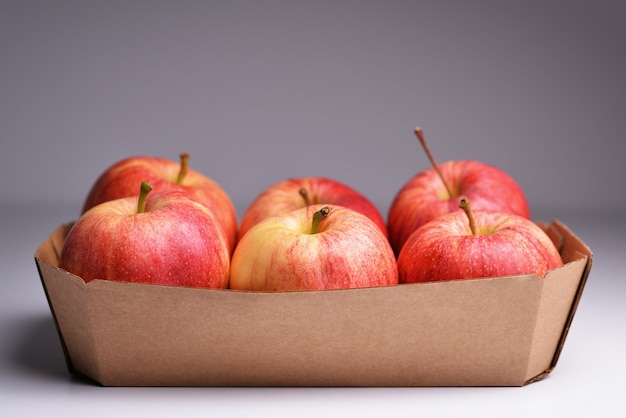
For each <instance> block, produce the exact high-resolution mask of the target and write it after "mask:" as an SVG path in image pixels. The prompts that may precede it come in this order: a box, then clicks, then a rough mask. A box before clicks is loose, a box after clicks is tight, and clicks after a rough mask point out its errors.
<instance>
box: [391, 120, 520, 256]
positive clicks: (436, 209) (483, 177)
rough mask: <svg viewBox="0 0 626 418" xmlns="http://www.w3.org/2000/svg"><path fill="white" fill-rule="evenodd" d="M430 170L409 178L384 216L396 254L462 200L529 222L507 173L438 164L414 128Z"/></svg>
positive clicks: (476, 165) (466, 163)
mask: <svg viewBox="0 0 626 418" xmlns="http://www.w3.org/2000/svg"><path fill="white" fill-rule="evenodd" d="M415 134H416V135H417V137H418V138H419V140H420V142H421V144H422V147H423V148H424V150H425V152H426V154H427V156H428V158H429V159H430V161H431V164H432V167H431V168H429V169H426V170H424V171H422V172H420V173H418V174H416V175H415V176H414V177H413V178H411V179H410V180H409V181H408V182H407V183H406V184H405V185H404V186H403V187H402V188H401V189H400V190H399V191H398V193H397V194H396V196H395V197H394V199H393V201H392V203H391V206H390V208H389V213H388V217H387V228H388V231H389V240H390V242H391V246H392V247H393V249H394V251H395V253H396V254H399V253H400V249H401V248H402V246H403V245H404V243H405V241H406V240H407V238H408V237H409V235H411V233H413V231H415V230H416V229H417V228H419V227H420V226H422V225H424V224H425V223H426V222H428V221H430V220H431V219H434V218H436V217H438V216H440V215H443V214H445V213H449V212H452V211H456V210H458V207H457V202H458V200H459V198H461V197H467V198H468V199H469V200H471V201H472V205H473V207H474V208H475V209H477V210H479V209H484V210H494V211H501V212H509V213H513V214H517V215H520V216H523V217H525V218H528V219H530V208H529V206H528V202H527V200H526V196H525V195H524V192H523V190H522V188H521V187H520V186H519V184H518V183H517V182H516V181H515V180H514V179H513V178H512V177H511V176H510V175H509V174H507V173H506V172H504V171H502V170H501V169H499V168H496V167H493V166H491V165H488V164H485V163H482V162H480V161H474V160H458V161H448V162H445V163H443V164H437V163H436V162H435V160H434V158H433V157H432V154H431V153H430V150H429V149H428V146H427V144H426V141H425V140H424V136H423V134H422V131H421V129H420V128H416V129H415Z"/></svg>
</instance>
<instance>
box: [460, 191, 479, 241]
mask: <svg viewBox="0 0 626 418" xmlns="http://www.w3.org/2000/svg"><path fill="white" fill-rule="evenodd" d="M459 207H460V208H461V209H463V212H465V214H466V215H467V220H468V221H469V227H470V230H471V231H472V235H476V221H475V220H474V215H472V209H471V205H470V201H469V199H468V198H466V197H464V198H462V199H461V200H459Z"/></svg>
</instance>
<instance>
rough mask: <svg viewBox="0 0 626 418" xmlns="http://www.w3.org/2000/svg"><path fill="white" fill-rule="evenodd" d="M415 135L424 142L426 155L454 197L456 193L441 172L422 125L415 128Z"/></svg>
mask: <svg viewBox="0 0 626 418" xmlns="http://www.w3.org/2000/svg"><path fill="white" fill-rule="evenodd" d="M415 135H416V136H417V139H419V141H420V143H421V144H422V148H423V149H424V152H425V153H426V156H427V157H428V159H429V160H430V164H431V165H432V166H433V168H434V169H435V171H436V172H437V174H438V175H439V178H440V179H441V182H442V183H443V185H444V187H445V188H446V190H447V192H448V195H449V196H450V197H454V194H453V193H452V190H451V189H450V186H448V182H446V179H445V178H443V174H442V173H441V170H439V165H438V164H437V161H435V157H433V154H432V152H430V148H428V144H427V143H426V139H425V138H424V133H423V132H422V128H420V127H417V128H415Z"/></svg>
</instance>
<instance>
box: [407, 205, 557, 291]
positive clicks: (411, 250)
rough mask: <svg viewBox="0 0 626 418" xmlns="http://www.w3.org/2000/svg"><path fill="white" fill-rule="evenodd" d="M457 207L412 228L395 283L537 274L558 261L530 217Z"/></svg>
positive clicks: (541, 275) (541, 273) (555, 265)
mask: <svg viewBox="0 0 626 418" xmlns="http://www.w3.org/2000/svg"><path fill="white" fill-rule="evenodd" d="M459 206H460V207H462V208H463V211H460V210H457V211H456V212H451V213H448V214H446V215H442V216H440V217H438V218H436V219H433V220H432V221H430V222H428V223H426V224H425V225H423V226H421V227H420V228H419V229H417V230H416V231H415V232H414V233H413V234H411V236H410V237H409V239H408V240H407V241H406V243H405V244H404V246H403V247H402V250H401V251H400V255H399V256H398V272H399V281H400V283H415V282H425V281H436V280H456V279H471V278H480V277H496V276H510V275H517V274H536V275H537V276H540V277H544V276H545V274H546V273H547V272H548V271H549V270H552V269H555V268H557V267H560V266H562V265H563V261H562V259H561V256H560V255H559V252H558V251H557V249H556V247H555V245H554V243H553V242H552V241H551V240H550V238H549V237H548V235H547V234H546V233H545V232H544V231H543V230H542V229H541V228H539V226H537V225H536V224H535V223H533V222H532V221H531V220H529V219H526V218H524V217H521V216H519V215H514V214H511V213H504V212H494V211H486V210H476V211H473V212H472V211H471V210H470V206H469V200H467V199H465V198H463V199H461V200H460V203H459Z"/></svg>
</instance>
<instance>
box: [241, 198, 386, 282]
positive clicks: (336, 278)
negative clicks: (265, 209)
mask: <svg viewBox="0 0 626 418" xmlns="http://www.w3.org/2000/svg"><path fill="white" fill-rule="evenodd" d="M323 209H327V210H326V214H325V215H323V216H320V215H319V214H320V213H322V212H323ZM316 217H317V220H318V224H317V227H316V226H314V225H315V218H316ZM397 283H398V269H397V263H396V259H395V256H394V254H393V250H392V249H391V246H390V245H389V241H388V240H387V238H386V237H385V235H384V234H383V233H382V232H381V230H380V228H379V227H378V226H377V225H376V224H375V223H374V222H373V221H372V220H371V219H370V218H368V217H367V216H365V215H363V214H361V213H359V212H357V211H355V210H352V209H348V208H346V207H343V206H333V205H319V204H318V205H309V206H306V207H303V208H300V209H295V210H292V211H289V212H287V213H283V214H281V215H276V216H271V217H269V218H265V219H263V220H262V221H260V222H258V223H257V224H256V225H254V226H253V227H252V228H250V230H249V231H248V232H247V233H246V234H244V235H243V236H242V237H241V239H240V241H239V243H238V245H237V247H236V248H235V252H234V254H233V257H232V260H231V273H230V288H231V289H235V290H255V291H290V290H326V289H346V288H357V287H377V286H391V285H396V284H397Z"/></svg>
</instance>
